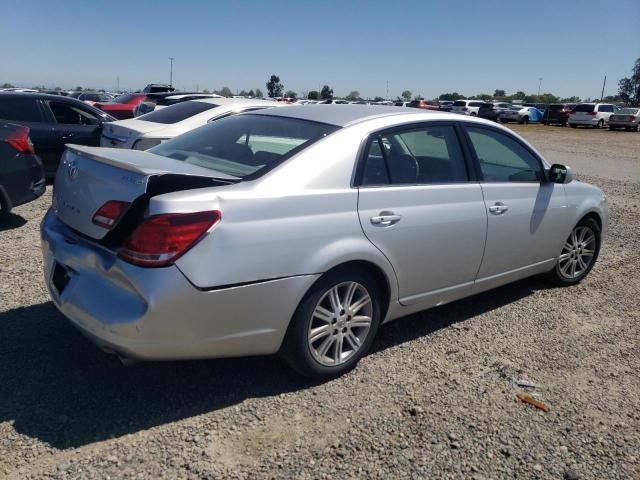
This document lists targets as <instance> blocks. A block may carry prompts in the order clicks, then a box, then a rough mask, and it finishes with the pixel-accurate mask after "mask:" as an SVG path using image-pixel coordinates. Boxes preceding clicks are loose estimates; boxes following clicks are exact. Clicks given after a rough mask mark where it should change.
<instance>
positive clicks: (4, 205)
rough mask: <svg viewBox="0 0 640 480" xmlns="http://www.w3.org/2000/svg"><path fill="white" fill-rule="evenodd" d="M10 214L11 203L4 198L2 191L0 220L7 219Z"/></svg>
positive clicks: (0, 193) (0, 192)
mask: <svg viewBox="0 0 640 480" xmlns="http://www.w3.org/2000/svg"><path fill="white" fill-rule="evenodd" d="M10 213H11V208H10V207H9V202H8V201H7V199H6V198H4V195H3V194H2V191H0V220H4V219H6V218H7V217H8V216H9V214H10Z"/></svg>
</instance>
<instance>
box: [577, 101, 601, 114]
mask: <svg viewBox="0 0 640 480" xmlns="http://www.w3.org/2000/svg"><path fill="white" fill-rule="evenodd" d="M595 108H596V106H595V105H589V104H588V103H583V104H581V105H577V106H576V107H575V108H574V109H573V111H574V112H587V113H589V112H593V111H594V110H595Z"/></svg>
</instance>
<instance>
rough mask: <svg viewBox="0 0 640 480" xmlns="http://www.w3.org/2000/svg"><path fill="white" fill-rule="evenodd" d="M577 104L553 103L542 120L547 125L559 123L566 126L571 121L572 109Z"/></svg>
mask: <svg viewBox="0 0 640 480" xmlns="http://www.w3.org/2000/svg"><path fill="white" fill-rule="evenodd" d="M575 106H576V104H575V103H552V104H551V105H549V108H548V109H547V110H546V111H545V112H544V115H543V116H542V122H543V123H544V124H545V125H550V124H552V123H559V124H560V125H565V126H566V125H567V122H568V121H569V115H571V111H572V110H573V109H574V108H575Z"/></svg>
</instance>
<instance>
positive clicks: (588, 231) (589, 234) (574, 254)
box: [549, 218, 600, 285]
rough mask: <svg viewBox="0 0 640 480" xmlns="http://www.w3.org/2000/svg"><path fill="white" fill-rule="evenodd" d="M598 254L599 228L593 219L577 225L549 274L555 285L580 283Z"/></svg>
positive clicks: (586, 219)
mask: <svg viewBox="0 0 640 480" xmlns="http://www.w3.org/2000/svg"><path fill="white" fill-rule="evenodd" d="M599 253H600V227H599V226H598V222H596V221H595V220H594V219H593V218H585V219H583V220H581V221H580V223H578V224H577V225H576V226H575V227H574V228H573V230H572V231H571V234H569V238H567V241H566V242H565V244H564V246H563V247H562V251H561V252H560V256H559V257H558V263H556V266H555V267H554V269H553V270H551V271H550V272H549V277H550V280H551V281H552V282H553V283H555V284H556V285H575V284H576V283H580V282H581V281H582V280H583V279H584V278H585V277H586V276H587V274H588V273H589V272H590V271H591V269H592V268H593V265H594V264H595V263H596V260H597V259H598V254H599Z"/></svg>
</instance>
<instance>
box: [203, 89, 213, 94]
mask: <svg viewBox="0 0 640 480" xmlns="http://www.w3.org/2000/svg"><path fill="white" fill-rule="evenodd" d="M202 93H211V92H210V91H209V90H207V89H206V88H205V89H204V90H202Z"/></svg>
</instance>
